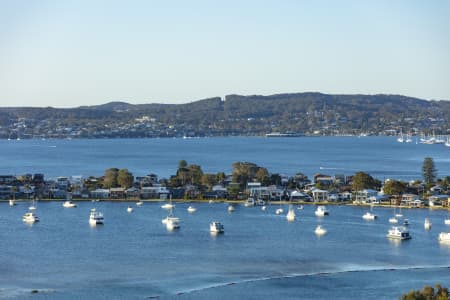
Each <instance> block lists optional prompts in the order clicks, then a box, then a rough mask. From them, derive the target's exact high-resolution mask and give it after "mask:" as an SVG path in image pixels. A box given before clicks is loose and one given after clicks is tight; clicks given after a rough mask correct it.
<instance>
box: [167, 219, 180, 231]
mask: <svg viewBox="0 0 450 300" xmlns="http://www.w3.org/2000/svg"><path fill="white" fill-rule="evenodd" d="M165 224H166V228H167V229H168V230H174V229H178V228H180V219H179V218H175V217H167V218H166V223H165Z"/></svg>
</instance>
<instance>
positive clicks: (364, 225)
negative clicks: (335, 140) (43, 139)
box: [0, 202, 450, 299]
mask: <svg viewBox="0 0 450 300" xmlns="http://www.w3.org/2000/svg"><path fill="white" fill-rule="evenodd" d="M37 205H38V209H37V214H38V216H39V217H40V218H41V222H39V223H36V224H34V225H31V226H30V225H26V224H23V223H22V221H21V216H22V214H23V213H24V212H25V211H26V210H27V207H28V204H27V203H20V204H19V205H17V206H15V207H9V206H8V204H7V203H0V229H1V230H0V240H1V241H2V243H1V246H0V250H1V251H0V297H1V298H15V299H27V298H42V299H87V298H91V299H92V298H95V299H112V298H126V299H144V298H148V297H160V298H180V299H225V298H226V299H236V298H241V299H264V298H266V299H270V298H273V297H275V296H277V297H280V298H283V299H299V298H301V299H325V298H327V299H355V298H359V297H363V298H367V299H396V298H397V297H398V296H399V295H401V294H402V293H406V292H407V291H409V290H410V289H412V288H415V289H419V288H422V287H423V285H425V284H429V285H434V284H436V283H438V282H440V283H442V284H443V285H446V286H449V285H450V284H449V283H450V271H449V269H448V266H449V265H450V246H448V245H443V244H440V243H438V240H437V236H438V234H439V232H441V231H450V226H446V225H444V219H445V217H446V216H447V212H445V211H438V210H436V211H432V210H427V209H410V210H403V214H404V215H405V217H407V218H408V219H409V220H410V223H411V225H410V226H409V230H410V232H411V234H412V236H413V238H412V239H411V240H409V241H404V242H395V241H391V240H389V239H387V238H386V233H387V230H388V228H389V227H390V225H389V223H388V219H389V217H390V216H392V214H393V210H392V209H389V208H375V209H374V211H375V213H377V214H378V215H379V219H378V220H376V221H364V220H363V219H362V218H361V216H362V215H363V214H364V213H365V211H366V209H365V208H363V207H352V206H330V207H329V208H330V211H331V213H330V216H327V217H323V218H318V217H316V216H315V215H314V209H315V206H312V205H311V206H305V208H304V210H297V211H296V213H297V217H298V219H297V220H296V221H295V222H292V223H289V222H287V221H286V218H285V216H284V215H283V216H280V215H276V214H275V209H276V208H278V205H273V206H270V207H269V208H268V209H267V210H266V211H262V210H261V209H260V208H259V207H254V208H245V207H243V206H238V207H237V209H236V211H235V212H234V213H228V212H227V204H225V203H215V204H204V203H202V204H200V203H190V204H182V203H177V204H176V208H175V211H174V213H175V215H176V216H178V217H180V218H181V228H180V230H178V231H174V232H168V231H167V230H166V228H165V227H164V226H163V224H161V219H162V218H163V217H165V216H166V215H167V211H165V210H163V209H162V208H161V207H160V206H161V203H149V202H146V203H144V205H143V206H142V207H136V209H135V210H134V212H133V213H131V214H130V213H127V212H126V208H127V206H128V203H124V202H82V203H79V206H78V207H77V208H74V209H64V208H63V207H62V203H59V202H39V203H38V204H37ZM188 205H195V206H196V207H197V209H198V210H197V212H195V213H193V214H189V213H188V212H187V211H186V209H187V207H188ZM94 206H95V207H97V209H98V210H100V211H102V212H103V213H104V214H105V225H103V226H97V227H94V228H92V227H90V226H89V224H88V216H89V210H90V208H92V207H94ZM284 208H285V211H286V209H287V207H284ZM425 218H429V219H430V220H431V221H432V223H433V226H432V229H431V230H430V231H426V230H425V229H424V226H423V222H424V219H425ZM213 220H218V221H221V222H222V223H223V224H224V225H225V234H224V235H220V236H211V235H210V233H209V223H210V222H211V221H213ZM317 224H322V225H323V226H324V227H325V228H326V229H327V230H328V233H327V234H326V235H324V236H321V237H318V236H316V235H315V234H314V228H315V227H316V226H317ZM33 289H37V290H39V291H40V292H39V293H38V294H31V290H33Z"/></svg>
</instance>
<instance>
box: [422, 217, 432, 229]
mask: <svg viewBox="0 0 450 300" xmlns="http://www.w3.org/2000/svg"><path fill="white" fill-rule="evenodd" d="M423 227H425V229H426V230H429V229H431V221H430V219H428V218H425V221H424V223H423Z"/></svg>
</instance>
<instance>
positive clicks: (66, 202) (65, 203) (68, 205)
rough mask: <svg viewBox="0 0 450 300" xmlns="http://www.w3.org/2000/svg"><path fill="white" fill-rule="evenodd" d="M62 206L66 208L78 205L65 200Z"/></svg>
mask: <svg viewBox="0 0 450 300" xmlns="http://www.w3.org/2000/svg"><path fill="white" fill-rule="evenodd" d="M62 206H63V207H65V208H72V207H77V205H76V204H75V203H73V202H72V201H65V202H64V203H63V205H62Z"/></svg>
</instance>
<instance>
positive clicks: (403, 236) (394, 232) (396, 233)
mask: <svg viewBox="0 0 450 300" xmlns="http://www.w3.org/2000/svg"><path fill="white" fill-rule="evenodd" d="M387 237H388V238H392V239H399V240H407V239H410V238H411V235H410V234H409V231H408V230H407V229H406V228H405V227H397V226H393V227H392V228H391V229H389V230H388V234H387Z"/></svg>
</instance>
